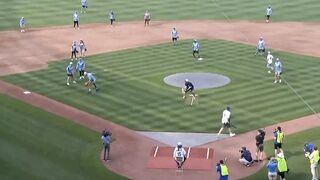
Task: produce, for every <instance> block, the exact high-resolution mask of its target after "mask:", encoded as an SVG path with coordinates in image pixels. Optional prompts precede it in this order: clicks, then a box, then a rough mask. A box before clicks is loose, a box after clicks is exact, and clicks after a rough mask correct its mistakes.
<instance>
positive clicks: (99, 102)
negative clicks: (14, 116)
mask: <svg viewBox="0 0 320 180" xmlns="http://www.w3.org/2000/svg"><path fill="white" fill-rule="evenodd" d="M191 42H192V41H191V40H187V41H183V42H179V44H178V45H177V46H172V45H171V44H160V45H156V46H146V47H142V48H137V49H128V50H124V51H118V52H113V53H107V54H100V55H95V56H90V57H87V58H86V61H87V71H92V72H94V73H95V75H96V77H97V79H98V81H97V84H98V86H99V87H100V89H101V91H99V92H98V93H94V94H92V95H91V94H87V89H86V88H85V87H84V86H83V81H82V82H79V83H78V84H76V85H72V86H70V87H68V86H66V84H65V83H66V74H65V67H66V65H67V64H68V63H69V61H68V60H63V61H59V62H51V63H50V64H49V69H46V70H41V71H35V72H30V73H26V74H18V75H11V76H7V77H3V79H5V80H6V81H9V82H12V83H15V84H17V85H19V86H22V87H24V88H26V89H29V90H31V91H35V92H37V93H40V94H43V95H46V96H48V97H51V98H53V99H57V100H58V101H62V102H64V103H66V104H69V105H72V106H75V107H77V108H79V109H81V110H84V111H88V112H90V113H92V114H96V115H98V116H100V117H103V118H105V119H108V120H111V121H114V122H115V123H117V124H120V125H123V126H127V127H128V128H131V129H134V130H150V131H187V132H217V131H218V129H219V127H220V123H221V122H220V121H221V120H220V119H221V112H222V110H223V109H224V108H225V107H226V106H227V105H230V106H231V107H232V115H233V117H232V121H233V123H234V124H235V125H236V126H237V127H238V129H237V132H244V131H247V130H252V129H256V128H258V127H264V126H266V125H270V124H274V123H277V122H282V121H286V120H291V119H294V118H298V117H302V116H305V115H309V114H311V113H312V111H311V110H310V109H309V108H308V107H307V106H306V104H304V102H303V101H302V100H301V99H300V98H299V97H298V96H297V95H296V94H295V92H294V91H293V90H292V89H291V88H290V87H289V86H288V85H287V84H286V83H285V82H283V83H282V84H274V83H273V74H268V73H267V70H266V67H265V66H266V65H265V60H264V58H263V57H262V56H254V55H253V54H254V51H255V48H254V47H253V46H249V45H243V44H239V43H233V42H227V41H222V40H217V41H208V40H200V44H201V54H202V56H203V57H204V61H197V60H195V59H193V57H192V52H191ZM274 56H275V57H279V58H280V59H281V60H282V62H283V66H284V74H283V77H284V79H285V80H286V81H287V82H288V83H290V85H291V86H292V87H293V88H294V90H295V91H296V92H297V93H298V94H299V95H300V96H301V97H303V98H304V100H305V102H307V103H309V105H310V106H311V107H313V108H314V109H315V110H316V111H319V110H320V104H319V103H317V102H319V100H320V97H319V96H318V95H317V89H318V88H320V83H319V80H318V79H317V77H319V75H320V72H319V71H317V70H316V68H315V67H317V66H318V63H319V59H318V58H314V57H307V56H301V55H295V54H289V53H285V52H274ZM180 72H212V73H220V74H223V75H225V76H228V77H229V78H231V83H230V84H229V85H227V86H224V87H221V88H216V89H207V90H199V91H198V92H197V93H198V94H199V95H200V98H199V102H198V104H196V105H195V106H193V107H190V106H189V105H188V104H187V103H189V102H190V99H189V100H187V101H186V102H184V101H183V100H182V98H181V90H180V89H179V88H175V87H171V86H168V85H166V84H165V83H164V82H163V78H164V77H166V76H168V75H171V74H174V73H180ZM76 77H78V74H77V76H76Z"/></svg>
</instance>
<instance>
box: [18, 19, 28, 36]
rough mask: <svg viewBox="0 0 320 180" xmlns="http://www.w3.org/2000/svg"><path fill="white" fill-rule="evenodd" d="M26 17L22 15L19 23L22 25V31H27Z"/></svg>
mask: <svg viewBox="0 0 320 180" xmlns="http://www.w3.org/2000/svg"><path fill="white" fill-rule="evenodd" d="M26 23H27V21H26V19H25V18H24V17H21V19H20V21H19V25H20V32H25V30H24V29H25V26H26Z"/></svg>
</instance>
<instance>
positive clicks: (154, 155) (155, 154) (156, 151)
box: [153, 146, 159, 157]
mask: <svg viewBox="0 0 320 180" xmlns="http://www.w3.org/2000/svg"><path fill="white" fill-rule="evenodd" d="M158 149H159V146H157V148H156V150H155V151H154V154H153V157H156V156H157V153H158Z"/></svg>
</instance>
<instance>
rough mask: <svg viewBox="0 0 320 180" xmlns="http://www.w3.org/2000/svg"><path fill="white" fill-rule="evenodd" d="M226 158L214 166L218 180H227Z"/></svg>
mask: <svg viewBox="0 0 320 180" xmlns="http://www.w3.org/2000/svg"><path fill="white" fill-rule="evenodd" d="M226 162H227V158H224V160H220V161H219V163H217V165H216V171H217V173H219V175H220V177H219V180H228V178H229V170H228V167H227V165H226Z"/></svg>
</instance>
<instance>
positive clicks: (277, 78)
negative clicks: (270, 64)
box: [274, 58, 282, 83]
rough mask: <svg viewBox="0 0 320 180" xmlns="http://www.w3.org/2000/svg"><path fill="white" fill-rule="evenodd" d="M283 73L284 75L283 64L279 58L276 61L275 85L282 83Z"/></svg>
mask: <svg viewBox="0 0 320 180" xmlns="http://www.w3.org/2000/svg"><path fill="white" fill-rule="evenodd" d="M281 73H282V64H281V62H280V60H279V58H277V59H276V62H275V63H274V83H277V82H279V83H281Z"/></svg>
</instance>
